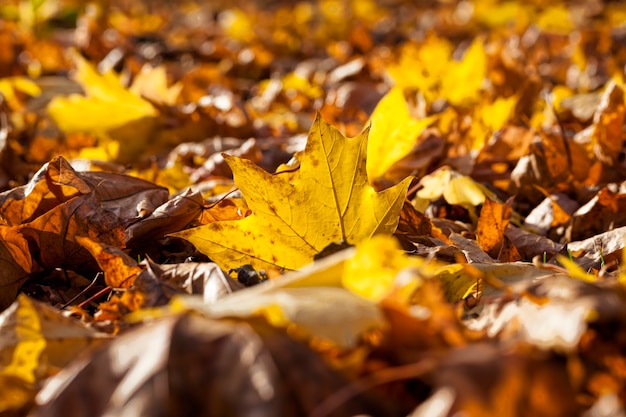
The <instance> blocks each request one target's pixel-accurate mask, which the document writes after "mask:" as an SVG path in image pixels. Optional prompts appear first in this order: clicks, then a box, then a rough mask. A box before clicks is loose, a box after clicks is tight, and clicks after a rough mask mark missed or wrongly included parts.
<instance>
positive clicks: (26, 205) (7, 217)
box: [0, 157, 91, 225]
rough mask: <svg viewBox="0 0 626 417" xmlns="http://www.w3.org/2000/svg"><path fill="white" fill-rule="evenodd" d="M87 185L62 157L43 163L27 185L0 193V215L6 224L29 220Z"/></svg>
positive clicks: (82, 192)
mask: <svg viewBox="0 0 626 417" xmlns="http://www.w3.org/2000/svg"><path fill="white" fill-rule="evenodd" d="M90 191H91V187H90V186H89V185H88V184H87V183H85V182H84V181H83V180H82V179H81V178H79V177H78V176H77V175H76V172H75V171H74V169H73V168H72V167H71V166H70V164H69V163H68V162H67V161H66V160H65V159H63V158H62V157H59V158H55V159H54V160H52V161H50V162H48V163H46V164H44V165H43V166H42V167H41V168H40V169H39V171H37V173H36V174H35V175H34V176H33V178H32V179H31V180H30V182H29V183H28V184H27V185H24V186H21V187H16V188H13V189H11V190H9V191H5V192H4V193H2V194H1V195H0V215H1V216H2V218H3V219H4V221H5V222H7V223H8V224H9V225H18V224H22V223H27V222H29V221H32V220H33V219H35V218H36V217H38V216H40V215H42V214H44V213H46V212H47V211H49V210H51V209H52V208H54V207H56V206H57V205H58V204H60V203H63V202H65V201H68V200H69V199H71V198H72V197H75V196H77V195H80V194H86V193H88V192H90Z"/></svg>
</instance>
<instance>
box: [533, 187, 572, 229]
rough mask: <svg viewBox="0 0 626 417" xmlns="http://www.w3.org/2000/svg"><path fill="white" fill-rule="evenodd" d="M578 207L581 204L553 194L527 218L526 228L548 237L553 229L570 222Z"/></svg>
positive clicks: (558, 194) (564, 196)
mask: <svg viewBox="0 0 626 417" xmlns="http://www.w3.org/2000/svg"><path fill="white" fill-rule="evenodd" d="M578 207H579V204H578V203H577V202H576V201H575V200H572V199H571V198H570V197H568V196H567V195H566V194H563V193H555V194H551V195H549V196H548V197H546V198H545V199H544V200H543V201H542V202H541V203H539V204H538V205H537V206H536V207H535V208H533V209H532V211H531V212H530V213H529V214H528V215H527V216H526V218H525V219H524V226H526V227H529V228H531V229H532V230H533V231H534V232H535V233H538V234H540V235H542V236H546V235H547V234H548V232H549V231H550V230H551V229H553V228H555V227H560V226H563V225H565V224H566V223H567V222H569V220H570V219H571V217H572V214H574V212H575V211H576V210H577V209H578Z"/></svg>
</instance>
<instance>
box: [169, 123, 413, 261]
mask: <svg viewBox="0 0 626 417" xmlns="http://www.w3.org/2000/svg"><path fill="white" fill-rule="evenodd" d="M367 136H368V131H367V130H366V131H364V132H363V133H361V134H360V135H359V136H357V137H356V138H352V139H348V138H345V137H344V136H343V135H342V134H341V133H340V132H339V131H338V130H337V129H335V128H334V127H332V126H330V125H329V124H327V123H326V122H325V121H324V120H322V118H321V117H320V116H319V115H318V116H317V118H316V119H315V121H314V123H313V126H312V127H311V130H310V132H309V137H308V141H307V145H306V148H305V150H304V151H303V152H300V153H298V154H296V157H297V159H298V160H299V161H300V169H299V170H298V171H297V172H295V173H289V175H286V174H270V173H268V172H266V171H264V170H263V169H261V168H259V167H258V166H256V165H255V164H254V163H252V162H251V161H248V160H245V159H240V158H236V157H232V156H228V155H225V156H224V157H225V159H226V161H227V162H228V164H229V165H230V167H231V169H232V171H233V175H234V180H235V184H236V185H237V186H238V187H239V189H240V190H241V192H242V194H243V196H244V199H245V200H246V203H247V204H248V207H249V208H250V209H251V210H252V214H251V215H250V216H248V217H246V218H245V219H243V220H236V221H224V222H215V223H210V224H208V225H205V226H201V227H199V228H195V229H189V230H185V231H182V232H180V233H177V234H176V235H175V236H178V237H182V238H184V239H187V240H189V241H190V242H192V243H193V244H194V245H195V246H196V247H197V248H198V249H199V250H200V251H201V252H203V253H205V254H206V255H207V256H209V257H210V258H211V259H212V260H214V261H215V262H217V263H218V264H220V266H221V267H222V268H224V269H226V270H228V269H230V268H233V267H237V266H241V265H242V264H252V265H253V266H254V267H255V268H257V269H268V268H278V269H287V270H291V269H298V268H300V267H302V266H304V265H306V264H308V263H309V262H311V261H313V257H314V256H315V255H316V254H318V253H319V252H321V251H322V250H323V249H324V248H325V247H326V246H328V245H329V244H330V243H333V242H342V241H345V242H347V243H350V244H355V243H358V242H361V241H363V240H365V239H367V238H369V237H371V236H373V235H375V234H377V233H393V232H394V230H395V229H396V227H397V225H398V218H399V213H400V209H401V208H402V203H403V200H404V196H405V194H406V191H407V188H408V186H409V182H410V180H409V179H406V180H405V181H403V182H401V183H400V184H397V185H396V186H394V187H391V188H388V189H386V190H385V191H383V192H381V193H377V192H376V191H374V189H373V188H371V187H370V186H369V184H368V180H367V174H366V172H365V158H366V149H367Z"/></svg>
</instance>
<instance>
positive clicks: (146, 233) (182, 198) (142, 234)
mask: <svg viewBox="0 0 626 417" xmlns="http://www.w3.org/2000/svg"><path fill="white" fill-rule="evenodd" d="M203 203H204V201H203V199H202V195H201V194H200V193H198V192H193V191H191V189H187V190H185V191H184V192H183V193H181V194H178V195H177V196H175V197H173V198H172V199H171V200H169V201H168V202H167V203H164V204H162V205H161V206H159V207H157V208H156V209H155V210H154V211H153V212H152V213H150V215H149V216H147V217H144V218H143V219H141V220H139V221H138V222H136V223H133V224H132V225H130V226H129V227H128V228H126V232H125V236H126V238H125V240H126V245H127V246H129V247H134V246H136V245H141V244H142V242H145V241H153V240H156V239H158V238H161V237H163V236H165V235H166V234H168V233H172V232H177V231H179V230H182V229H184V228H185V227H186V226H187V225H188V224H189V223H191V222H192V221H194V220H195V219H197V218H198V217H199V216H200V215H201V213H202V210H203Z"/></svg>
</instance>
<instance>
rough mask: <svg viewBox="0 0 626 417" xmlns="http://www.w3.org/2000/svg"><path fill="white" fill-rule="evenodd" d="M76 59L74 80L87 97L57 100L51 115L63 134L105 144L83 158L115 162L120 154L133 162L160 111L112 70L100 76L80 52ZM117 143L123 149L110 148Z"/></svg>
mask: <svg viewBox="0 0 626 417" xmlns="http://www.w3.org/2000/svg"><path fill="white" fill-rule="evenodd" d="M73 57H74V61H75V63H76V74H75V76H74V77H75V79H76V81H77V82H78V83H79V84H80V85H81V87H82V88H83V90H84V91H85V94H86V95H85V96H84V95H80V94H72V95H70V96H66V97H55V98H53V99H52V100H51V101H50V103H49V104H48V107H47V110H48V113H49V114H50V116H51V117H52V119H53V120H54V122H55V123H56V124H57V125H58V126H59V128H60V129H61V130H62V131H63V132H65V133H77V132H80V133H89V134H93V135H94V136H96V137H98V138H99V139H100V140H101V141H102V142H101V143H99V145H100V146H98V147H97V148H96V149H92V150H91V154H87V155H83V156H89V155H92V156H97V157H99V159H105V160H107V159H115V158H118V156H119V155H118V154H117V153H118V151H119V152H121V153H122V156H123V157H124V158H123V159H126V160H131V159H132V157H133V156H134V154H135V153H137V152H140V151H141V149H143V146H144V144H145V142H146V141H147V139H148V137H149V136H150V133H151V131H152V129H153V127H154V120H156V116H158V112H157V110H156V109H155V108H154V106H152V104H150V102H148V101H146V100H144V99H143V98H141V97H139V95H137V94H134V93H133V92H131V91H130V90H129V89H127V88H125V87H124V86H123V85H122V84H121V82H120V80H119V78H118V76H117V75H116V74H114V73H113V72H112V71H109V72H106V73H104V74H100V73H99V72H98V71H97V70H96V68H95V67H94V66H93V65H92V64H91V63H89V62H88V61H87V60H85V59H84V58H83V57H81V56H80V55H79V54H78V53H75V54H74V56H73ZM112 139H113V141H112ZM114 141H117V142H119V143H120V145H122V146H121V148H122V149H120V147H119V146H116V145H114V146H111V143H113V142H114Z"/></svg>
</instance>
